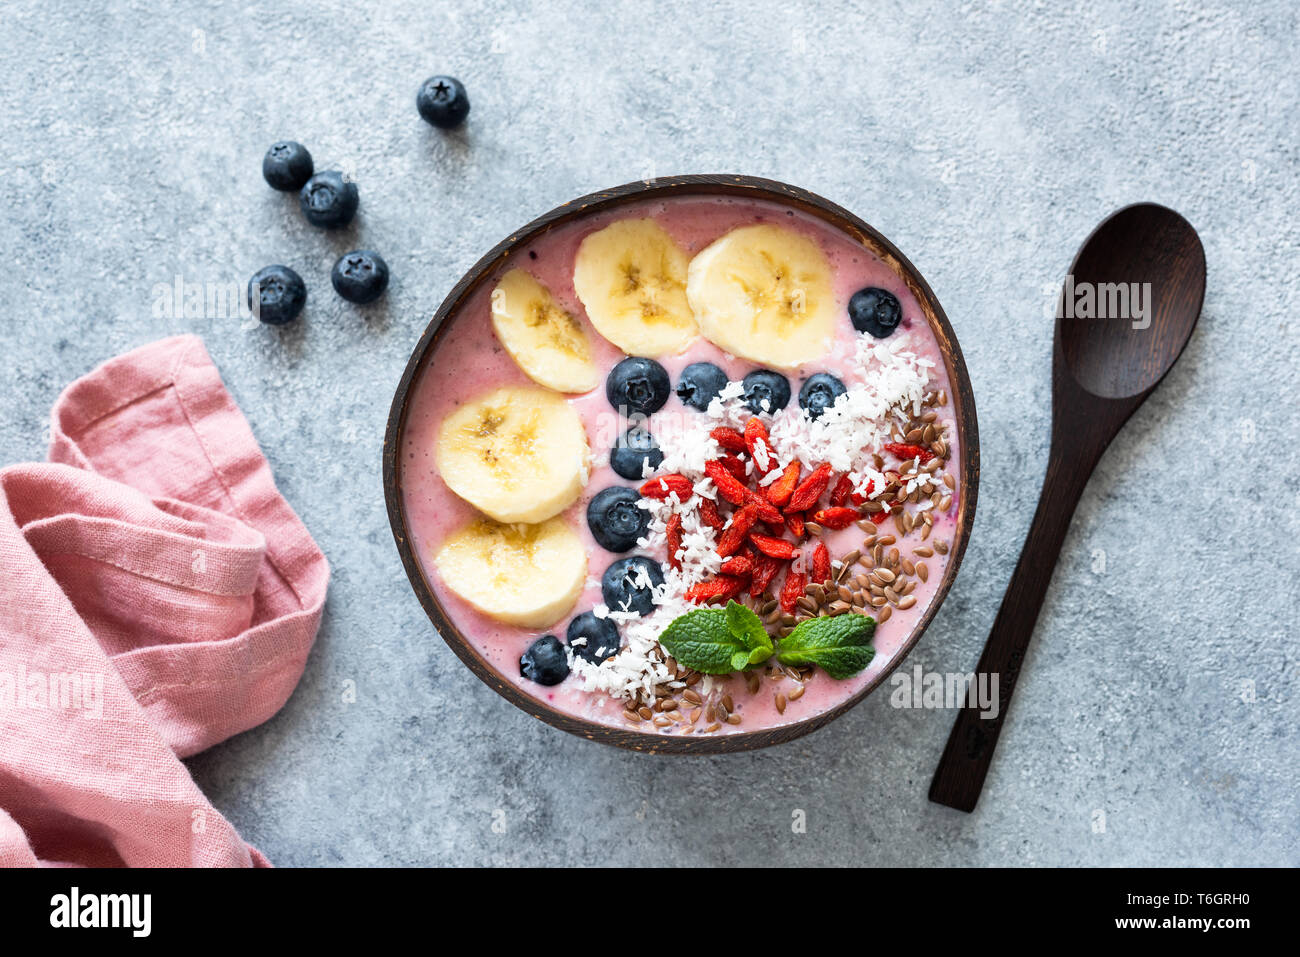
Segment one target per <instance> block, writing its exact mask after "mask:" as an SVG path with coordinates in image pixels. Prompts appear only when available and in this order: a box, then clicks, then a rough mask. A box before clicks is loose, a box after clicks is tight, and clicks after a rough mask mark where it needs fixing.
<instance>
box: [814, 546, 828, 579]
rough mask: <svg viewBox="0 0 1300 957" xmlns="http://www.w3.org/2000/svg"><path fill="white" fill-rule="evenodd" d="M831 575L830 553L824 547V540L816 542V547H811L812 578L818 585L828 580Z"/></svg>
mask: <svg viewBox="0 0 1300 957" xmlns="http://www.w3.org/2000/svg"><path fill="white" fill-rule="evenodd" d="M830 577H831V553H830V549H828V548H827V547H826V543H825V542H818V543H817V547H816V548H815V549H813V557H812V580H813V581H814V582H816V583H817V584H818V585H820V584H822V583H823V582H827V581H830Z"/></svg>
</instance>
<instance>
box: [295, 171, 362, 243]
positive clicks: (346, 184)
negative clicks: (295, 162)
mask: <svg viewBox="0 0 1300 957" xmlns="http://www.w3.org/2000/svg"><path fill="white" fill-rule="evenodd" d="M358 200H359V197H358V196H357V184H356V183H353V182H351V181H349V180H345V179H344V178H343V174H342V173H340V172H339V171H338V170H335V169H329V170H326V171H325V172H323V173H317V174H316V175H315V176H313V177H312V178H311V179H309V180H307V185H306V186H304V187H303V188H302V192H300V193H299V194H298V204H299V205H300V206H301V207H302V214H303V215H304V216H306V217H307V222H309V223H311V224H312V225H313V226H320V227H322V228H323V229H336V228H338V227H339V226H346V225H347V224H348V223H350V222H352V217H353V216H355V215H356V214H357V202H358Z"/></svg>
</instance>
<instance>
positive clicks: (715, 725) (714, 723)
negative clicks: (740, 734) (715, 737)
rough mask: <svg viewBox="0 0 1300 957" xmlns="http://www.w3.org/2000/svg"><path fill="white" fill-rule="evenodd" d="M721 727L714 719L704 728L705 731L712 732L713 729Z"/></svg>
mask: <svg viewBox="0 0 1300 957" xmlns="http://www.w3.org/2000/svg"><path fill="white" fill-rule="evenodd" d="M721 727H722V725H720V724H718V722H716V721H715V722H713V724H711V725H709V726H708V727H707V728H705V729H704V730H705V731H707V732H709V733H712V732H714V731H717V730H718V729H719V728H721Z"/></svg>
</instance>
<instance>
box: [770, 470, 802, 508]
mask: <svg viewBox="0 0 1300 957" xmlns="http://www.w3.org/2000/svg"><path fill="white" fill-rule="evenodd" d="M798 484H799V463H798V461H794V462H791V463H790V464H789V465H787V466H786V467H785V471H784V472H782V473H781V477H780V478H779V479H777V480H776V481H775V482H773V483H772V484H771V485H769V486H768V487H767V500H768V501H769V502H771V503H772V504H773V505H776V506H779V507H784V506H785V505H786V504H787V503H789V501H790V496H791V495H793V494H794V490H795V486H797V485H798Z"/></svg>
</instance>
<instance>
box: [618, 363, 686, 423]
mask: <svg viewBox="0 0 1300 957" xmlns="http://www.w3.org/2000/svg"><path fill="white" fill-rule="evenodd" d="M669 391H670V390H669V386H668V371H667V370H666V369H664V367H663V366H661V365H660V364H659V363H657V362H655V361H654V360H653V359H642V358H641V357H640V356H629V357H628V358H626V359H624V360H623V361H622V362H620V363H619V364H618V365H616V366H614V368H613V369H612V370H611V371H610V373H609V378H607V379H606V380H605V397H606V398H607V399H609V404H610V405H612V406H613V407H614V408H616V409H620V410H623V412H624V414H631V413H633V412H639V413H640V414H642V415H649V414H650V413H651V412H658V411H659V410H660V409H662V408H663V407H664V403H665V402H667V401H668V393H669Z"/></svg>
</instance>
